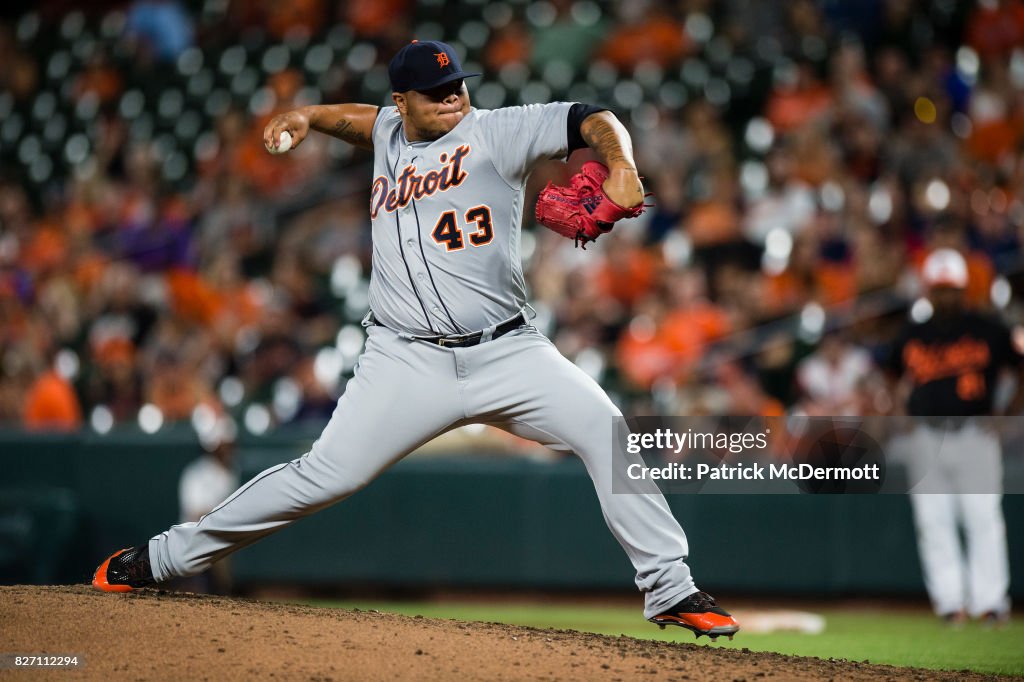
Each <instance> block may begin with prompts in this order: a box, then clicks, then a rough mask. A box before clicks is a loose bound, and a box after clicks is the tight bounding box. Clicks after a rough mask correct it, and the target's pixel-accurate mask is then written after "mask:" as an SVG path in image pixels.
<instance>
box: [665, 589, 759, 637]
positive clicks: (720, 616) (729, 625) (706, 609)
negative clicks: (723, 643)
mask: <svg viewBox="0 0 1024 682" xmlns="http://www.w3.org/2000/svg"><path fill="white" fill-rule="evenodd" d="M649 620H650V621H651V622H652V623H654V624H656V625H657V626H658V627H660V628H661V629H663V630H664V629H665V626H666V625H678V626H679V627H682V628H686V629H687V630H690V631H691V632H693V633H694V634H695V635H696V636H697V639H700V636H701V635H707V636H709V637H710V638H711V640H712V641H714V640H716V639H718V637H719V635H726V636H728V637H729V639H732V636H733V635H735V634H736V633H737V632H739V629H740V624H739V623H737V622H736V619H735V618H733V617H732V615H731V614H730V613H729V612H728V611H726V610H725V609H723V608H722V607H721V606H718V605H717V604H716V603H715V600H714V598H713V597H712V596H711V595H710V594H708V593H707V592H694V593H693V594H691V595H690V596H689V597H687V598H686V599H684V600H682V601H681V602H679V603H678V604H676V605H675V606H673V607H672V608H670V609H669V610H668V611H665V612H664V613H659V614H658V615H657V616H654V617H653V618H650V619H649Z"/></svg>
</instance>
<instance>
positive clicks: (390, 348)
mask: <svg viewBox="0 0 1024 682" xmlns="http://www.w3.org/2000/svg"><path fill="white" fill-rule="evenodd" d="M367 331H368V335H369V338H368V340H367V344H366V350H365V351H364V352H363V354H362V355H361V356H360V359H359V363H358V366H357V369H356V373H355V376H354V378H353V379H351V380H350V381H349V383H348V385H347V387H346V390H345V393H344V394H343V395H342V396H341V399H340V400H339V401H338V406H337V407H336V408H335V410H334V414H333V415H332V416H331V419H330V422H329V423H328V424H327V427H326V428H325V429H324V432H323V434H322V435H321V437H320V438H319V439H318V440H317V441H316V442H315V443H314V444H313V447H312V450H311V451H310V452H309V453H307V454H306V455H304V456H302V457H300V458H298V459H296V460H293V461H291V462H287V463H284V464H280V465H278V466H275V467H271V468H270V469H267V470H266V471H264V472H262V473H260V474H259V475H258V476H256V477H255V478H253V479H252V480H251V481H249V482H248V483H246V484H245V485H243V486H242V487H241V488H239V489H238V491H236V492H235V493H234V494H233V495H231V496H230V497H229V498H228V499H227V500H225V501H224V502H223V503H221V504H220V506H218V507H216V508H215V509H214V510H213V511H211V512H210V513H209V514H207V515H206V516H204V517H202V518H201V519H200V520H199V521H198V522H196V523H184V524H181V525H177V526H173V527H172V528H171V529H170V530H168V531H166V532H164V533H161V534H159V535H157V536H155V537H154V538H152V539H151V540H150V542H149V551H150V557H151V561H152V564H153V573H154V576H155V577H156V579H157V580H158V581H164V580H167V579H169V578H172V577H174V576H188V575H195V574H197V573H200V572H202V571H204V570H206V569H207V568H208V567H209V566H210V565H211V564H212V563H214V562H215V561H217V560H218V559H221V558H222V557H224V556H226V555H228V554H230V553H231V552H233V551H235V550H238V549H241V548H242V547H245V546H246V545H249V544H251V543H253V542H255V541H256V540H259V539H260V538H262V537H264V536H266V535H269V534H270V533H273V532H274V531H276V530H279V529H281V528H283V527H285V526H287V525H288V524H290V523H292V522H293V521H296V520H297V519H299V518H302V517H303V516H306V515H308V514H312V513H313V512H315V511H318V510H320V509H323V508H325V507H327V506H329V505H331V504H334V503H335V502H338V501H340V500H343V499H345V498H346V497H348V496H349V495H351V494H353V493H355V492H356V491H358V490H360V489H362V488H363V487H365V486H366V485H367V484H368V483H370V481H372V480H373V479H374V478H375V477H376V476H377V475H378V474H380V473H381V472H382V471H383V470H384V469H386V468H387V467H388V466H390V465H391V464H394V463H395V462H397V461H398V460H399V459H401V458H402V457H404V456H405V455H406V454H408V453H409V452H411V451H412V450H414V449H416V448H417V447H419V446H420V445H422V444H424V443H426V442H427V441H429V440H431V439H432V438H434V437H436V436H438V435H440V434H441V433H444V432H445V431H448V430H449V429H452V428H455V427H458V426H461V425H464V424H467V423H473V422H479V423H487V424H492V425H494V426H498V427H501V428H503V429H506V430H508V431H510V432H512V433H515V434H516V435H520V436H523V437H526V438H530V439H532V440H536V441H538V442H540V443H543V444H545V445H549V446H554V447H557V448H560V449H565V448H568V449H571V450H572V451H573V452H575V453H576V454H577V455H579V456H580V458H581V459H582V460H583V462H584V464H585V465H586V468H587V472H588V473H589V474H590V477H591V479H592V480H593V482H594V486H595V488H596V489H597V495H598V499H599V500H600V503H601V509H602V511H603V513H604V518H605V521H606V522H607V524H608V527H609V528H610V529H611V531H612V533H613V534H614V535H615V538H616V539H617V540H618V541H619V543H620V544H621V545H622V547H623V549H624V550H625V551H626V554H627V555H628V556H629V559H630V561H631V562H632V563H633V566H634V567H635V569H636V574H637V575H636V584H637V586H638V587H639V588H640V590H641V591H642V592H644V593H645V605H644V616H645V617H647V618H650V617H651V616H654V615H656V614H658V613H661V612H662V611H664V610H666V609H667V608H669V607H671V606H673V605H674V604H675V603H676V602H678V601H679V600H680V599H682V598H684V597H686V596H688V595H690V594H692V593H693V592H696V590H697V588H696V587H695V586H694V583H693V579H692V578H691V577H690V569H689V567H688V566H687V565H686V564H685V563H684V559H685V557H686V555H687V552H688V549H687V543H686V536H685V535H684V534H683V531H682V528H680V526H679V523H678V522H677V521H676V520H675V518H674V517H673V516H672V514H671V512H670V511H669V508H668V505H667V504H666V502H665V499H664V497H663V496H662V495H661V494H660V493H655V494H622V493H621V492H619V493H616V494H612V482H613V479H616V480H617V481H618V482H617V483H616V490H619V491H621V490H623V488H621V487H619V486H621V485H622V484H623V483H622V479H623V478H624V477H623V475H622V472H619V471H617V470H618V469H620V468H624V467H613V466H612V449H613V442H612V441H613V436H612V429H613V420H614V419H615V418H617V417H620V416H621V413H620V412H619V410H618V409H617V408H616V407H615V405H614V404H613V403H612V402H611V401H610V400H609V399H608V397H607V396H606V395H605V394H604V392H603V391H602V390H601V388H600V387H599V386H598V385H597V383H596V382H594V381H593V380H592V379H591V378H590V377H588V376H587V375H586V374H585V373H584V372H583V371H581V370H580V369H579V368H578V367H576V366H575V365H574V364H572V363H571V362H569V361H568V360H567V359H565V358H564V357H563V356H562V355H561V354H560V353H559V352H558V351H557V350H556V349H555V347H554V345H553V344H552V343H551V342H550V341H549V340H548V339H547V338H546V337H545V336H544V335H542V334H541V333H539V332H538V331H536V330H535V329H533V328H532V327H524V328H521V329H518V330H516V331H513V332H510V333H509V334H506V335H504V336H502V337H500V338H498V339H495V340H493V341H489V342H486V343H481V344H479V345H477V346H472V347H469V348H442V347H440V346H437V345H434V344H430V343H425V342H422V341H412V340H409V339H406V338H403V337H402V336H400V335H399V334H397V333H395V332H394V331H391V330H389V329H386V328H384V327H380V326H372V327H369V328H368V330H367Z"/></svg>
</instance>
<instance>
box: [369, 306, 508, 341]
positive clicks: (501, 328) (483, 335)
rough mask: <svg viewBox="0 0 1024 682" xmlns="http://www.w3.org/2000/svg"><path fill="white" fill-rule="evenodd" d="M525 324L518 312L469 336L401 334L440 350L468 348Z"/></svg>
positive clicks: (376, 323)
mask: <svg viewBox="0 0 1024 682" xmlns="http://www.w3.org/2000/svg"><path fill="white" fill-rule="evenodd" d="M367 318H368V320H369V323H370V324H373V325H376V326H378V327H383V326H384V325H382V324H381V323H380V322H378V321H377V320H375V319H374V318H373V317H372V316H370V315H367ZM526 323H527V321H526V313H524V312H519V313H517V314H516V315H515V316H514V317H510V318H509V319H507V320H505V321H504V322H499V323H498V324H496V325H493V326H491V327H488V328H487V329H482V330H480V331H477V332H472V333H471V334H449V335H444V334H437V335H433V336H417V335H414V334H408V335H406V334H403V335H402V336H405V337H407V338H410V339H414V340H416V341H426V342H427V343H433V344H435V345H438V346H441V347H442V348H468V347H469V346H476V345H479V344H481V343H484V342H486V341H491V340H493V339H496V338H498V337H499V336H504V335H505V334H508V333H509V332H510V331H513V330H515V329H519V328H520V327H522V326H523V325H524V324H526Z"/></svg>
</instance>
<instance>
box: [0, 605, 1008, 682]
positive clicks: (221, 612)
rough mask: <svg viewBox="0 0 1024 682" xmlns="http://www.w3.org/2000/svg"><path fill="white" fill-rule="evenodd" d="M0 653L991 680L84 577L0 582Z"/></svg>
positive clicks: (111, 666)
mask: <svg viewBox="0 0 1024 682" xmlns="http://www.w3.org/2000/svg"><path fill="white" fill-rule="evenodd" d="M652 627H653V626H652ZM738 637H742V633H740V635H738ZM0 653H19V654H47V655H67V654H77V655H79V656H81V657H83V658H84V661H85V666H84V667H83V668H80V669H77V670H25V669H22V670H19V671H10V670H6V671H4V670H0V678H6V679H17V680H23V679H24V680H29V679H60V680H69V679H90V680H101V679H104V680H105V679H114V680H122V679H123V680H252V679H276V680H320V681H324V680H360V681H361V680H395V679H402V680H438V681H445V680H575V679H586V680H621V681H623V682H626V681H627V680H644V679H648V680H655V679H657V680H697V681H699V680H715V681H716V682H721V681H722V680H738V679H745V680H748V681H753V680H756V679H767V678H772V679H777V680H829V679H835V680H879V679H880V680H981V679H993V678H990V677H986V676H983V675H977V674H972V673H967V672H938V671H933V670H916V669H909V668H895V667H891V666H880V665H869V664H866V663H856V662H849V661H832V660H829V661H825V660H821V659H816V658H800V657H796V656H782V655H779V654H769V653H756V652H749V651H746V650H730V649H716V648H714V647H713V646H712V647H707V646H696V645H693V644H678V643H670V642H655V641H646V640H638V639H633V638H631V637H610V636H605V635H595V634H589V633H582V632H574V631H571V630H539V629H535V628H526V627H520V626H512V625H502V624H497V623H476V622H473V623H468V622H459V621H451V620H438V619H432V618H418V617H417V618H412V617H408V616H399V615H395V614H387V613H377V612H372V611H369V612H368V611H346V610H340V609H328V608H313V607H307V606H296V605H290V604H278V603H268V602H260V601H250V600H242V599H229V598H224V597H210V596H200V595H191V594H183V593H176V592H164V591H159V590H141V591H138V592H135V593H131V594H126V595H124V594H103V593H100V592H96V591H94V590H93V589H92V588H90V587H87V586H61V587H33V586H13V587H0Z"/></svg>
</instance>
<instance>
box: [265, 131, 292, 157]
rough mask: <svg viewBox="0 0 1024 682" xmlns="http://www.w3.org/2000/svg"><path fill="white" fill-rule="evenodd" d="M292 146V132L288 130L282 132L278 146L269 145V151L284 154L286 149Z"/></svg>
mask: <svg viewBox="0 0 1024 682" xmlns="http://www.w3.org/2000/svg"><path fill="white" fill-rule="evenodd" d="M291 148H292V134H291V133H289V132H288V131H287V130H286V131H284V132H283V133H281V137H279V138H278V139H277V147H276V148H274V147H267V151H268V152H270V153H271V154H284V153H285V152H286V151H288V150H289V149H291Z"/></svg>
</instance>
